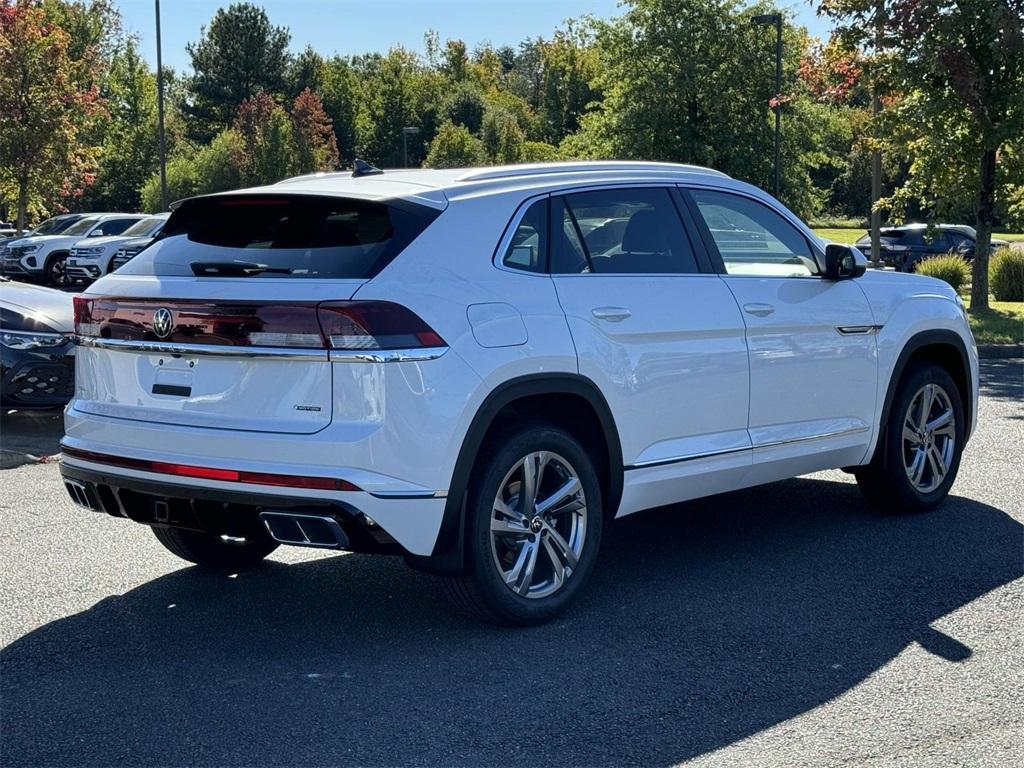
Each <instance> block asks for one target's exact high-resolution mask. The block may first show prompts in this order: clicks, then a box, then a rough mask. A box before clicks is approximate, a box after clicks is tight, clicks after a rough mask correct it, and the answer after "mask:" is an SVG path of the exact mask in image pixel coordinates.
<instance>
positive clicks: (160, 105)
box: [156, 0, 167, 211]
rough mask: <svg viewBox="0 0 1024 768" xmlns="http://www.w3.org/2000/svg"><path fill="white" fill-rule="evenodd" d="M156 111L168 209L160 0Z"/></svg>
mask: <svg viewBox="0 0 1024 768" xmlns="http://www.w3.org/2000/svg"><path fill="white" fill-rule="evenodd" d="M156 112H157V123H158V127H157V134H158V135H159V137H160V210H161V211H166V210H167V150H166V147H165V145H164V65H163V59H162V57H161V55H160V0H156Z"/></svg>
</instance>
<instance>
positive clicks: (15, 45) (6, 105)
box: [0, 0, 102, 231]
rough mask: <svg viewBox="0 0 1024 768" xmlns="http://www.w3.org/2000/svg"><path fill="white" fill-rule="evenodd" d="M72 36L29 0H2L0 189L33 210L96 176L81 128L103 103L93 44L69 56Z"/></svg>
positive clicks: (23, 209) (20, 217)
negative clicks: (85, 85)
mask: <svg viewBox="0 0 1024 768" xmlns="http://www.w3.org/2000/svg"><path fill="white" fill-rule="evenodd" d="M71 42H72V38H71V36H70V35H69V34H68V33H67V32H66V31H65V30H64V29H62V28H61V27H59V26H56V25H55V24H53V23H51V22H50V21H49V20H48V19H47V16H46V13H45V11H44V9H43V8H42V7H41V6H40V5H38V4H36V3H33V2H29V0H0V196H2V197H3V199H4V200H6V201H9V202H11V203H13V204H14V205H15V206H16V209H17V228H18V230H19V231H21V230H23V229H24V228H25V219H26V216H27V214H28V212H29V211H30V210H33V211H37V212H42V211H44V210H45V206H46V204H47V203H49V202H52V201H53V200H54V199H57V198H60V197H66V196H74V195H76V194H80V193H81V191H82V189H83V188H84V187H85V186H87V185H88V184H89V183H90V182H91V181H92V177H93V172H94V169H95V158H96V154H97V147H95V146H93V145H90V144H85V143H83V142H82V141H81V140H80V139H81V131H82V128H83V126H87V125H88V124H89V122H90V120H91V119H92V118H93V117H94V116H95V115H97V114H98V113H99V112H101V111H102V99H101V97H100V93H99V89H98V88H97V87H96V85H95V84H93V85H91V86H90V87H88V88H87V89H83V88H82V87H81V85H80V84H81V83H82V82H84V81H93V82H94V81H95V79H96V77H95V70H96V68H97V67H98V66H99V62H98V59H97V57H96V56H95V52H94V51H93V50H92V49H88V50H86V51H85V52H84V53H83V56H82V58H79V59H77V60H75V59H72V57H71V55H70V53H69V49H70V45H71Z"/></svg>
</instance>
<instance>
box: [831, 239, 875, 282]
mask: <svg viewBox="0 0 1024 768" xmlns="http://www.w3.org/2000/svg"><path fill="white" fill-rule="evenodd" d="M867 268H868V260H867V258H866V257H865V256H864V254H863V253H861V252H860V250H859V249H857V248H855V247H854V246H852V245H843V244H842V243H829V244H828V245H826V246H825V279H826V280H852V279H853V278H855V277H860V276H861V275H863V274H864V273H865V272H866V271H867Z"/></svg>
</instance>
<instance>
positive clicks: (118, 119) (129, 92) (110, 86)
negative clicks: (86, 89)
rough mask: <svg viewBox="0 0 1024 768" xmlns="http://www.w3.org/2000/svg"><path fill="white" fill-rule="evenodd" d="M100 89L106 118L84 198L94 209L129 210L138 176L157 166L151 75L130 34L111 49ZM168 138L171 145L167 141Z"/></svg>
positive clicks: (145, 175) (135, 197) (135, 206)
mask: <svg viewBox="0 0 1024 768" xmlns="http://www.w3.org/2000/svg"><path fill="white" fill-rule="evenodd" d="M102 93H103V96H104V99H105V103H106V105H107V111H108V113H109V119H108V120H107V121H106V126H105V136H104V140H103V149H102V152H101V154H100V157H99V167H98V170H97V172H96V182H95V184H93V186H92V188H91V189H90V190H89V193H88V196H87V203H86V204H87V206H88V207H89V208H92V209H94V210H101V211H102V210H109V211H135V210H138V208H139V204H140V198H139V191H140V189H141V187H142V184H143V182H145V180H146V179H147V178H148V177H149V176H150V174H152V173H153V171H154V170H156V168H157V163H158V162H159V147H158V140H157V119H156V77H155V76H154V74H153V73H152V72H150V70H149V67H147V66H146V63H145V62H144V61H143V60H142V57H141V56H140V55H139V51H138V46H137V44H136V43H135V41H134V40H128V41H127V43H126V45H125V47H124V49H123V50H120V51H118V52H117V53H115V55H114V58H113V61H112V63H111V66H110V69H109V72H108V73H107V77H106V79H105V82H104V83H103V87H102ZM169 144H170V145H171V148H172V149H173V141H172V142H169Z"/></svg>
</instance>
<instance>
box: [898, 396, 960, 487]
mask: <svg viewBox="0 0 1024 768" xmlns="http://www.w3.org/2000/svg"><path fill="white" fill-rule="evenodd" d="M955 448H956V416H955V414H954V412H953V404H952V402H951V401H950V399H949V394H948V393H947V392H946V390H944V389H943V388H942V387H940V386H939V385H938V384H925V385H924V386H923V387H921V388H920V389H919V390H918V391H917V393H916V394H915V395H914V397H913V398H912V399H911V400H910V406H909V407H908V408H907V413H906V415H905V417H904V419H903V467H904V469H905V470H906V472H907V477H908V478H909V479H910V483H911V484H912V485H913V486H914V489H915V490H916V491H917V492H918V493H922V494H928V493H931V492H932V491H934V490H935V489H936V488H938V487H939V486H940V485H942V481H943V480H945V478H946V475H947V474H948V473H949V468H950V465H951V464H952V462H953V456H954V451H955Z"/></svg>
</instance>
